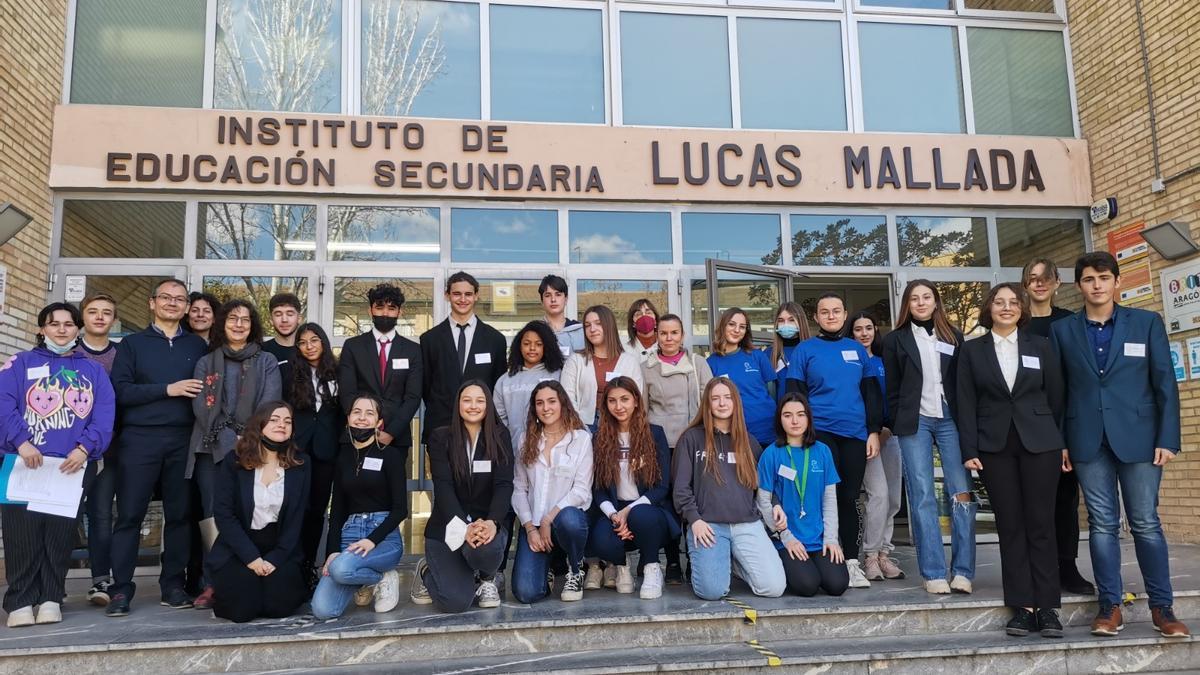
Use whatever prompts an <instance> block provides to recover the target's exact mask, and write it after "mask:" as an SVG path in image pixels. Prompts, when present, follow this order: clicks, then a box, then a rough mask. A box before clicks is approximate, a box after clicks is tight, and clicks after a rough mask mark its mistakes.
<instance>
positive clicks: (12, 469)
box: [0, 454, 86, 518]
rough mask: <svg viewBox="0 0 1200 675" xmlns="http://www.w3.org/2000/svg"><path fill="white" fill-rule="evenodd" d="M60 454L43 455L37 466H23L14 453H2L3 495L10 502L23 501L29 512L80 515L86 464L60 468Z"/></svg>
mask: <svg viewBox="0 0 1200 675" xmlns="http://www.w3.org/2000/svg"><path fill="white" fill-rule="evenodd" d="M64 461H66V460H65V459H64V458H62V457H43V458H42V465H41V466H40V467H38V468H36V469H30V468H29V467H27V466H25V462H23V461H21V459H20V457H18V456H17V455H13V454H9V455H5V456H4V468H3V469H2V470H0V477H2V478H3V479H4V483H3V486H4V497H5V499H6V501H7V502H8V503H10V504H13V503H25V504H26V508H28V509H29V510H30V511H37V512H39V513H48V514H51V515H55V516H62V517H64V518H74V517H76V516H77V515H78V514H79V503H80V501H81V500H82V499H83V474H84V472H85V470H86V465H85V466H84V467H83V468H80V469H79V470H78V471H76V472H74V473H69V474H67V473H63V472H62V471H61V468H62V464H63V462H64Z"/></svg>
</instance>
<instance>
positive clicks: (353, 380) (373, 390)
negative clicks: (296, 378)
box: [338, 331, 423, 456]
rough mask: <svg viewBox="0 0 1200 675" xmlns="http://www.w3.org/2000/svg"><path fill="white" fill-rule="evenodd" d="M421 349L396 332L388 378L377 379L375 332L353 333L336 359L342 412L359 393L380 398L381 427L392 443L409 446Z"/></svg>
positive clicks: (418, 390)
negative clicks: (381, 406) (338, 359)
mask: <svg viewBox="0 0 1200 675" xmlns="http://www.w3.org/2000/svg"><path fill="white" fill-rule="evenodd" d="M422 370H423V363H422V360H421V350H420V348H418V347H417V344H416V343H415V342H413V341H412V340H409V339H408V338H405V337H402V336H401V335H399V334H397V335H396V338H395V339H394V340H392V343H391V344H390V345H388V367H387V378H386V379H385V380H384V381H383V382H382V383H380V381H379V346H378V344H377V343H376V342H375V333H374V331H368V332H366V333H363V334H362V335H355V336H354V337H352V338H350V339H349V340H346V344H344V345H343V346H342V356H341V360H340V361H339V362H338V399H339V400H340V401H341V403H342V412H344V413H345V414H347V415H349V414H350V408H352V407H354V399H355V397H357V396H358V395H359V394H371V395H372V396H375V397H377V398H379V399H380V400H382V401H383V430H384V431H386V432H387V433H389V434H391V435H392V436H393V440H392V442H391V446H392V447H394V448H396V449H397V450H403V451H405V456H407V454H408V452H407V451H408V448H410V447H412V434H411V433H409V425H410V424H412V418H413V416H414V415H416V414H417V409H419V408H420V407H421V381H422V379H423V374H422Z"/></svg>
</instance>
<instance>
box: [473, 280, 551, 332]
mask: <svg viewBox="0 0 1200 675" xmlns="http://www.w3.org/2000/svg"><path fill="white" fill-rule="evenodd" d="M540 283H541V281H540V280H538V279H519V280H514V279H480V280H479V301H478V302H476V303H475V314H477V315H478V316H479V319H480V320H481V321H483V322H484V323H486V324H487V325H489V326H492V327H493V328H495V329H496V330H498V331H500V332H501V333H503V334H504V337H506V338H508V339H509V340H511V339H512V338H513V336H515V335H516V334H517V331H519V330H521V327H522V326H524V325H525V324H527V323H529V322H530V321H534V320H537V319H541V318H542V317H544V316H546V311H545V310H544V309H542V298H541V296H539V295H538V291H537V289H538V284H540Z"/></svg>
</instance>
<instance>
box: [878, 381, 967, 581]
mask: <svg viewBox="0 0 1200 675" xmlns="http://www.w3.org/2000/svg"><path fill="white" fill-rule="evenodd" d="M897 438H898V439H899V441H900V454H901V457H902V461H901V465H902V466H903V467H904V484H905V487H906V489H907V491H908V517H909V519H910V521H911V522H912V530H913V540H914V543H915V544H916V546H917V567H918V568H920V571H921V576H922V577H924V578H925V579H926V580H930V579H945V578H946V553H945V550H944V548H943V547H942V528H941V526H940V525H939V524H938V502H937V497H936V493H935V491H934V484H933V446H934V444H935V443H936V444H937V450H938V456H940V457H941V459H942V476H943V477H944V479H945V487H946V499H949V501H950V572H951V574H952V575H953V576H963V577H966V578H967V579H974V578H975V512H976V511H978V510H979V505H978V504H977V503H976V502H975V499H974V498H973V497H972V498H971V500H970V501H967V502H960V501H958V500H957V499H955V498H954V496H955V495H959V494H963V493H967V494H968V495H969V494H970V493H971V476H970V474H968V473H967V470H966V469H965V468H963V464H962V463H963V460H962V450H961V449H960V448H959V445H958V427H956V426H955V424H954V419H953V418H952V417H950V409H949V407H948V406H946V405H945V404H943V406H942V417H940V418H938V417H926V416H925V415H921V418H920V422H919V423H918V425H917V433H915V434H912V435H909V436H898V437H897Z"/></svg>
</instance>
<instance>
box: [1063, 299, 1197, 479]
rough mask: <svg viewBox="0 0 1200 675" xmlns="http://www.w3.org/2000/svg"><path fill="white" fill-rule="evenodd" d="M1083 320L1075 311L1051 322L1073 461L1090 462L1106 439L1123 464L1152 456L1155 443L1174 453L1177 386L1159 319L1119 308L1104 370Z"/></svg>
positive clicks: (1177, 444) (1177, 445)
mask: <svg viewBox="0 0 1200 675" xmlns="http://www.w3.org/2000/svg"><path fill="white" fill-rule="evenodd" d="M1086 320H1087V319H1086V315H1085V311H1084V310H1081V311H1079V312H1077V313H1076V314H1075V315H1073V316H1070V317H1067V318H1064V319H1062V320H1060V321H1057V322H1055V323H1054V324H1052V325H1051V326H1050V337H1051V340H1052V341H1053V342H1054V346H1055V348H1056V349H1057V350H1058V353H1059V354H1061V355H1062V365H1063V375H1064V379H1065V380H1066V390H1067V404H1066V418H1065V419H1064V420H1063V432H1064V436H1065V437H1066V441H1067V449H1068V450H1070V452H1071V459H1072V460H1073V461H1076V462H1087V461H1090V460H1093V459H1095V458H1096V456H1097V454H1098V453H1099V452H1100V446H1101V441H1102V439H1104V438H1105V437H1106V436H1107V438H1108V445H1109V447H1110V448H1112V451H1113V454H1115V455H1116V456H1117V459H1119V460H1120V461H1122V462H1126V463H1133V462H1151V461H1154V449H1155V448H1165V449H1167V450H1170V451H1172V452H1179V449H1180V429H1179V389H1178V387H1177V386H1176V383H1175V370H1174V368H1173V367H1172V365H1171V347H1170V344H1169V343H1168V342H1167V331H1166V327H1165V326H1164V325H1163V320H1162V317H1161V316H1159V315H1158V314H1156V313H1154V312H1148V311H1146V310H1144V309H1133V308H1130V307H1122V306H1120V305H1117V306H1116V308H1115V309H1114V311H1113V337H1112V349H1111V350H1110V353H1109V355H1108V364H1107V365H1106V367H1105V371H1104V374H1103V375H1101V374H1100V367H1099V366H1098V365H1097V363H1096V355H1095V352H1094V351H1093V350H1092V345H1091V343H1090V342H1088V337H1087V324H1086ZM1139 352H1140V353H1142V354H1144V355H1143V356H1139V355H1137V354H1138V353H1139Z"/></svg>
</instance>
